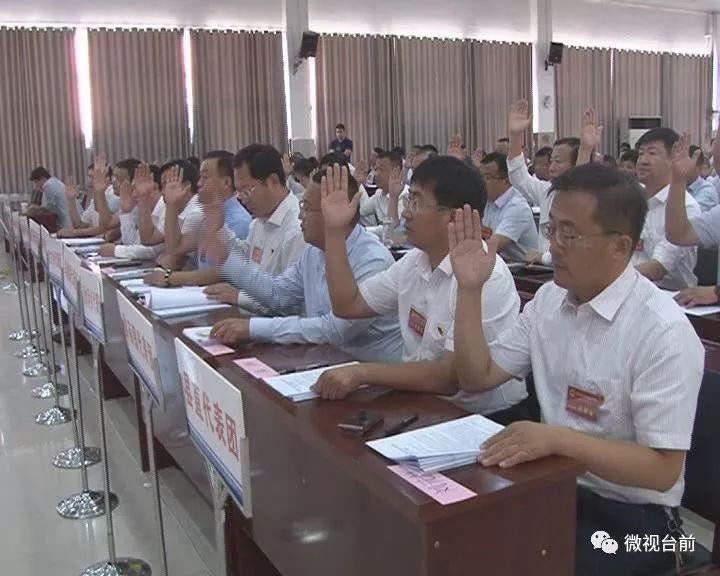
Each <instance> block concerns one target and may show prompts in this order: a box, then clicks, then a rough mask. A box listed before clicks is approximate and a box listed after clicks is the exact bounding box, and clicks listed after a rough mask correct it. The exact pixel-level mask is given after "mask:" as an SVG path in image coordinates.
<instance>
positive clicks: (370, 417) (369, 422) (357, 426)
mask: <svg viewBox="0 0 720 576" xmlns="http://www.w3.org/2000/svg"><path fill="white" fill-rule="evenodd" d="M382 421H383V416H382V414H378V413H377V412H371V411H368V410H361V411H360V412H358V413H357V414H354V415H353V416H351V417H350V418H348V419H347V420H344V421H342V422H338V425H337V427H338V428H339V429H340V430H342V431H343V432H352V433H353V434H360V435H363V434H367V433H368V432H369V431H370V430H372V429H373V428H375V426H377V425H378V424H380V423H381V422H382Z"/></svg>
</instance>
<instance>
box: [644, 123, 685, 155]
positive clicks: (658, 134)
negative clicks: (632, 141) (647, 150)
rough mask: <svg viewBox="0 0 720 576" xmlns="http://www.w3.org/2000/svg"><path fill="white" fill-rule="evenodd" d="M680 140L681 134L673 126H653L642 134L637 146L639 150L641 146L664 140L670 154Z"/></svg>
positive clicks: (663, 142)
mask: <svg viewBox="0 0 720 576" xmlns="http://www.w3.org/2000/svg"><path fill="white" fill-rule="evenodd" d="M678 140H680V135H679V134H678V133H677V132H675V130H673V129H672V128H653V129H652V130H648V131H647V132H645V134H643V135H642V136H640V139H639V140H638V141H637V144H636V145H635V147H636V148H637V149H638V150H639V149H640V147H641V146H647V145H648V144H651V143H653V142H662V144H663V145H664V146H665V150H666V151H667V153H668V155H669V154H671V153H672V149H673V146H674V145H675V142H677V141H678Z"/></svg>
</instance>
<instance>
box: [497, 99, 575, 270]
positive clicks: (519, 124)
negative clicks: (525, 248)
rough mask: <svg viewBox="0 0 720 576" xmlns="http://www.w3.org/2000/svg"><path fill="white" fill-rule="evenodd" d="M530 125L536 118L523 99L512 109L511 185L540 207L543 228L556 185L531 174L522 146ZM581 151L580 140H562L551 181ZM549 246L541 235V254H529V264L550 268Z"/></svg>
mask: <svg viewBox="0 0 720 576" xmlns="http://www.w3.org/2000/svg"><path fill="white" fill-rule="evenodd" d="M530 126H532V119H531V118H530V113H529V105H528V103H527V101H525V100H520V101H518V102H516V103H515V104H513V105H512V106H511V107H510V114H509V117H508V128H509V130H510V152H509V154H508V161H507V165H508V172H509V173H510V183H511V184H512V186H513V188H515V189H516V190H517V191H518V192H520V194H522V195H523V196H524V197H525V199H526V200H527V201H528V202H530V203H531V204H533V205H535V206H539V207H540V225H541V226H542V225H543V224H544V223H545V222H547V221H548V219H549V218H550V206H551V205H552V182H547V181H545V180H541V179H540V178H539V177H538V176H532V175H531V174H530V172H529V171H528V167H527V163H526V162H525V155H524V154H523V149H522V144H523V138H524V137H525V133H526V132H527V130H528V128H530ZM579 148H580V139H579V138H562V139H560V140H557V141H556V142H555V144H554V145H553V150H552V155H551V156H550V168H549V170H548V176H549V177H550V180H554V179H555V178H559V177H560V176H562V175H563V174H565V173H566V172H569V171H570V170H572V168H573V167H574V166H575V164H576V163H577V160H578V152H579ZM548 247H549V243H548V242H547V240H545V238H543V237H542V234H540V235H539V236H538V247H537V251H534V252H531V253H529V254H528V255H527V261H528V262H542V263H543V264H545V265H550V264H551V263H552V259H551V257H550V252H549V251H548Z"/></svg>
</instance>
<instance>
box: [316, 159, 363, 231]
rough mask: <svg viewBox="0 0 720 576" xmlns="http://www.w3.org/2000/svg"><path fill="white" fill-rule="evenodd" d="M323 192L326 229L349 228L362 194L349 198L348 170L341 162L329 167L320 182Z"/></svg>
mask: <svg viewBox="0 0 720 576" xmlns="http://www.w3.org/2000/svg"><path fill="white" fill-rule="evenodd" d="M320 193H321V194H322V214H323V219H324V220H325V229H326V230H340V229H344V228H347V227H348V226H350V224H351V223H352V221H353V219H354V218H355V216H356V214H357V211H358V205H359V204H360V194H355V196H353V198H352V200H350V198H348V171H347V168H346V167H344V166H343V167H340V165H339V164H335V166H332V167H329V168H328V169H327V173H326V175H325V176H323V177H322V181H321V182H320Z"/></svg>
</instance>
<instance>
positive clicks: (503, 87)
mask: <svg viewBox="0 0 720 576" xmlns="http://www.w3.org/2000/svg"><path fill="white" fill-rule="evenodd" d="M469 49H470V59H471V70H472V79H473V81H472V85H471V90H472V93H471V97H470V102H471V108H470V136H469V138H468V142H467V143H468V145H469V146H471V147H473V148H476V147H481V148H483V149H485V150H486V151H488V152H490V151H492V149H493V146H494V144H495V141H496V140H497V139H498V138H503V137H505V136H507V114H508V108H509V106H510V104H512V103H513V102H515V101H517V100H520V99H525V100H527V101H528V102H531V103H532V46H531V45H530V44H506V43H501V42H477V41H472V42H470V43H469ZM529 137H530V132H528V138H529ZM529 141H530V140H529V139H528V142H529Z"/></svg>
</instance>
